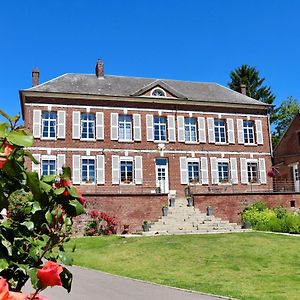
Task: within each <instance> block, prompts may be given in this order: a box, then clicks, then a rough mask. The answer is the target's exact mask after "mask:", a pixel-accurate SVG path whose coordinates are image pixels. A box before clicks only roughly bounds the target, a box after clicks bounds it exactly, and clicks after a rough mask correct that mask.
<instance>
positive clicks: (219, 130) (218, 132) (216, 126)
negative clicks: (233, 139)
mask: <svg viewBox="0 0 300 300" xmlns="http://www.w3.org/2000/svg"><path fill="white" fill-rule="evenodd" d="M219 122H223V123H224V124H223V125H220V124H219ZM216 123H218V124H216ZM222 131H224V141H221V138H222V134H221V133H222ZM226 132H227V130H226V120H224V119H214V134H215V143H216V144H226V143H227V136H226ZM218 140H219V141H218Z"/></svg>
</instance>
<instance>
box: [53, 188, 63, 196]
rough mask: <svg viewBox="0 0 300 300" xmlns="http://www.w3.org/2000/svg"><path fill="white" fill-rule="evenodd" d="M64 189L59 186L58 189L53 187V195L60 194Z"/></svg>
mask: <svg viewBox="0 0 300 300" xmlns="http://www.w3.org/2000/svg"><path fill="white" fill-rule="evenodd" d="M64 191H65V188H64V187H61V188H59V189H54V194H55V195H61V194H62V193H63V192H64Z"/></svg>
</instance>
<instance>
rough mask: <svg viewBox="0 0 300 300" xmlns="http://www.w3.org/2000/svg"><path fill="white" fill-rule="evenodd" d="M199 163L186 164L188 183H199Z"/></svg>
mask: <svg viewBox="0 0 300 300" xmlns="http://www.w3.org/2000/svg"><path fill="white" fill-rule="evenodd" d="M199 179H200V177H199V162H196V161H189V162H188V180H189V182H199Z"/></svg>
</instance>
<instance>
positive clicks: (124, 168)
mask: <svg viewBox="0 0 300 300" xmlns="http://www.w3.org/2000/svg"><path fill="white" fill-rule="evenodd" d="M120 171H121V182H124V183H131V182H132V180H133V162H132V161H128V160H124V161H122V160H121V161H120Z"/></svg>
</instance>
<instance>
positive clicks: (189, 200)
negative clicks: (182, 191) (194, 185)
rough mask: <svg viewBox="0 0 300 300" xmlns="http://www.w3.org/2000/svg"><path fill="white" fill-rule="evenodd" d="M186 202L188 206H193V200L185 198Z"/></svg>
mask: <svg viewBox="0 0 300 300" xmlns="http://www.w3.org/2000/svg"><path fill="white" fill-rule="evenodd" d="M186 200H187V202H188V206H190V207H191V206H193V205H194V199H193V197H187V198H186Z"/></svg>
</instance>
